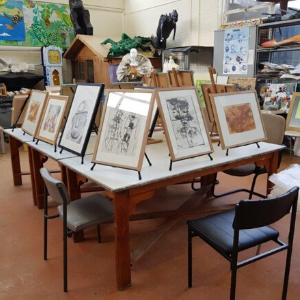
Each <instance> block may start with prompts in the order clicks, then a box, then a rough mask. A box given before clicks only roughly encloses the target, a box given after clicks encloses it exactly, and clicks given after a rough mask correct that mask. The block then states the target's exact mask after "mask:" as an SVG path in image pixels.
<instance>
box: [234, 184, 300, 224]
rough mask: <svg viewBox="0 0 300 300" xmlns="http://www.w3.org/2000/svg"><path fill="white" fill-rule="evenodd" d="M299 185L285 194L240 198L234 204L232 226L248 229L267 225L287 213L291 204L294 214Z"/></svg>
mask: <svg viewBox="0 0 300 300" xmlns="http://www.w3.org/2000/svg"><path fill="white" fill-rule="evenodd" d="M298 191H299V187H293V188H292V189H290V190H289V191H288V192H286V193H285V194H283V195H281V196H278V197H275V198H269V199H263V200H242V201H240V202H239V204H237V205H236V210H235V212H236V214H235V221H234V224H233V225H234V227H236V226H237V227H238V229H250V228H258V227H262V226H267V225H270V224H272V223H275V222H277V221H278V220H280V219H281V218H283V217H284V216H285V215H287V214H288V213H289V212H290V210H291V207H292V206H293V214H294V215H296V211H297V202H298Z"/></svg>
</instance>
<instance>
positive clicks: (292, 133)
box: [284, 130, 300, 156]
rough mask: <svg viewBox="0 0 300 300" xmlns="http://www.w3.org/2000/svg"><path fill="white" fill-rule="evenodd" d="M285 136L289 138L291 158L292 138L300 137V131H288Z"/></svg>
mask: <svg viewBox="0 0 300 300" xmlns="http://www.w3.org/2000/svg"><path fill="white" fill-rule="evenodd" d="M284 135H285V136H287V137H288V140H289V144H290V145H289V147H290V156H291V155H292V138H293V137H295V138H297V137H300V132H299V131H291V130H287V131H285V132H284Z"/></svg>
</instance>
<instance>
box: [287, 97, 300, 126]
mask: <svg viewBox="0 0 300 300" xmlns="http://www.w3.org/2000/svg"><path fill="white" fill-rule="evenodd" d="M286 130H292V131H300V93H293V97H292V101H291V103H290V108H289V112H288V115H287V119H286Z"/></svg>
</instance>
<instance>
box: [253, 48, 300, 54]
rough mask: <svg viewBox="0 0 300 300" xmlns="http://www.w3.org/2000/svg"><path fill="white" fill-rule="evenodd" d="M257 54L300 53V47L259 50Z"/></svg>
mask: <svg viewBox="0 0 300 300" xmlns="http://www.w3.org/2000/svg"><path fill="white" fill-rule="evenodd" d="M256 51H257V52H261V53H264V52H282V51H300V46H296V47H292V46H291V47H281V48H257V50H256Z"/></svg>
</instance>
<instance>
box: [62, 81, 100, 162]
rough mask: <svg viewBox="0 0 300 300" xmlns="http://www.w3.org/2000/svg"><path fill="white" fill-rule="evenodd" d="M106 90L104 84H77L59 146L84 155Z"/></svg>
mask: <svg viewBox="0 0 300 300" xmlns="http://www.w3.org/2000/svg"><path fill="white" fill-rule="evenodd" d="M103 91H104V84H101V83H99V84H96V83H80V84H77V86H76V90H75V94H74V98H73V101H72V103H71V106H70V110H69V113H68V117H67V121H66V123H65V126H64V128H63V131H62V134H61V136H60V139H59V142H58V146H59V147H60V148H62V149H64V150H67V151H69V152H71V153H74V154H77V155H80V156H82V157H83V156H84V154H85V151H86V148H87V145H88V142H89V138H90V135H91V131H92V129H93V125H94V122H95V118H96V115H97V111H98V109H99V106H100V101H101V99H102V95H103Z"/></svg>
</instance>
